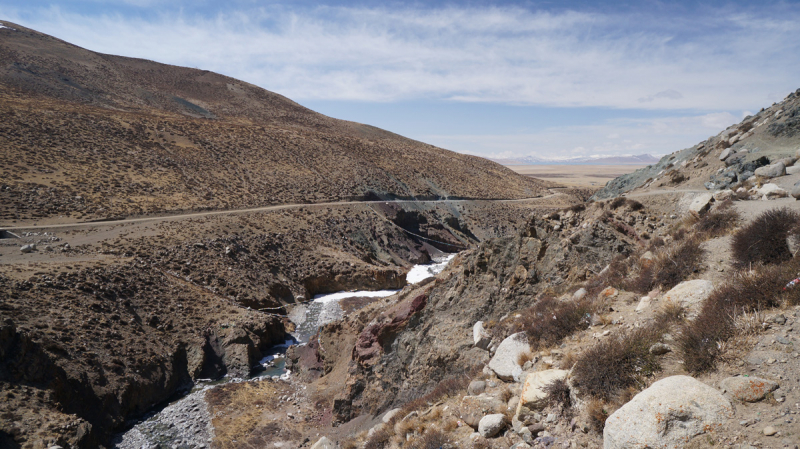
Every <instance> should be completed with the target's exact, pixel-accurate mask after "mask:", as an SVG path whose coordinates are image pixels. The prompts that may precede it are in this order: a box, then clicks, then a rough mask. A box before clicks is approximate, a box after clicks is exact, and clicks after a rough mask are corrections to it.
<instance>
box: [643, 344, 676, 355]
mask: <svg viewBox="0 0 800 449" xmlns="http://www.w3.org/2000/svg"><path fill="white" fill-rule="evenodd" d="M648 351H649V352H650V354H653V355H664V354H666V353H669V352H672V348H671V347H670V346H669V345H668V344H664V343H656V344H654V345H653V346H650V349H649V350H648Z"/></svg>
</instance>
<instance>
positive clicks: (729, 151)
mask: <svg viewBox="0 0 800 449" xmlns="http://www.w3.org/2000/svg"><path fill="white" fill-rule="evenodd" d="M735 152H736V151H735V150H734V149H733V148H726V149H724V150H722V153H720V155H719V160H721V161H724V160H725V159H728V157H730V155H732V154H734V153H735Z"/></svg>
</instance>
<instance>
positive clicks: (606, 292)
mask: <svg viewBox="0 0 800 449" xmlns="http://www.w3.org/2000/svg"><path fill="white" fill-rule="evenodd" d="M617 296H619V290H617V289H616V288H614V287H606V288H604V289H603V291H601V292H600V294H599V295H598V297H600V298H616V297H617Z"/></svg>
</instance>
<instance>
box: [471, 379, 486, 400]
mask: <svg viewBox="0 0 800 449" xmlns="http://www.w3.org/2000/svg"><path fill="white" fill-rule="evenodd" d="M484 391H486V382H484V381H482V380H473V381H472V382H470V383H469V386H468V387H467V394H468V395H470V396H477V395H479V394H481V393H483V392H484Z"/></svg>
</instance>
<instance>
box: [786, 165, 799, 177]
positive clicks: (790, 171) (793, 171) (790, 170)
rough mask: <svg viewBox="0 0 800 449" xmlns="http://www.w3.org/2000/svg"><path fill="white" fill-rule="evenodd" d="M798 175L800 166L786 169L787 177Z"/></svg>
mask: <svg viewBox="0 0 800 449" xmlns="http://www.w3.org/2000/svg"><path fill="white" fill-rule="evenodd" d="M798 173H800V165H792V166H791V167H786V174H787V175H796V174H798Z"/></svg>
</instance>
